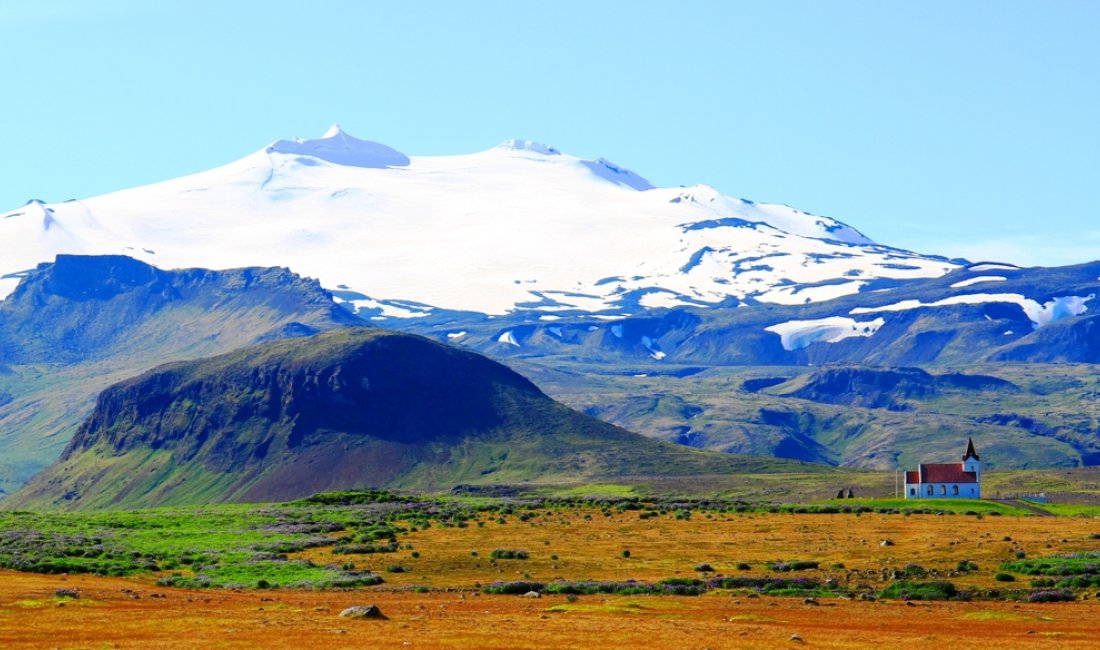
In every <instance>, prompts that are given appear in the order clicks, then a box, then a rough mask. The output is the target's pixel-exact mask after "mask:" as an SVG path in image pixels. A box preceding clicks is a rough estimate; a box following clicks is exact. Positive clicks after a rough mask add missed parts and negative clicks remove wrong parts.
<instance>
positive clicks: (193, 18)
mask: <svg viewBox="0 0 1100 650" xmlns="http://www.w3.org/2000/svg"><path fill="white" fill-rule="evenodd" d="M0 61H2V63H0V74H2V77H0V81H2V88H3V96H2V101H0V129H2V136H3V143H4V147H3V155H2V156H0V210H8V209H11V208H15V207H17V206H19V205H21V204H22V203H23V202H25V201H26V200H27V199H29V198H32V197H34V198H42V199H44V200H47V201H61V200H65V199H68V198H82V197H87V196H92V195H95V194H100V193H104V192H107V191H111V190H115V189H121V188H125V187H130V186H134V185H139V184H144V183H149V182H153V181H157V180H163V179H167V178H171V177H175V176H179V175H183V174H186V173H190V172H195V171H200V170H203V169H207V168H210V167H214V166H217V165H219V164H222V163H226V162H229V161H231V160H235V159H237V158H239V157H241V156H243V155H245V154H248V153H250V152H252V151H255V150H257V149H259V148H261V147H263V146H264V145H266V144H267V143H269V142H270V141H272V140H275V139H278V138H289V137H296V136H297V137H316V136H319V135H320V134H321V133H322V132H323V131H324V130H325V129H326V128H327V127H328V126H329V124H330V123H333V122H339V123H340V124H341V125H342V126H343V127H344V128H345V130H347V131H348V132H350V133H352V134H353V135H356V136H358V137H361V138H365V139H371V140H377V141H380V142H383V143H386V144H388V145H390V146H392V147H395V148H397V149H399V150H401V151H404V152H405V153H408V154H412V155H428V154H447V153H465V152H471V151H478V150H482V149H485V148H488V147H490V146H492V145H494V144H496V143H498V142H499V141H501V140H504V139H506V138H512V137H518V138H530V139H535V140H539V141H543V142H546V143H548V144H551V145H553V146H555V147H557V148H559V149H561V150H563V151H566V152H568V153H572V154H574V155H579V156H584V157H597V156H603V157H606V158H608V159H610V160H612V161H614V162H616V163H618V164H621V165H624V166H626V167H629V168H631V169H633V170H635V171H636V172H638V173H640V174H642V175H643V176H646V177H647V178H649V179H650V180H651V181H653V182H654V183H656V184H658V185H681V184H685V185H687V184H695V183H706V184H709V185H713V186H715V187H717V188H718V189H719V190H721V191H723V192H725V193H727V194H731V195H734V196H739V197H746V198H751V199H754V200H758V201H771V202H780V203H787V204H790V205H793V206H795V207H798V208H800V209H803V210H806V211H809V212H814V213H817V214H824V215H828V216H831V217H834V218H837V219H840V220H842V221H845V222H847V223H849V224H851V225H853V226H855V227H856V228H858V229H860V230H862V231H863V232H865V233H866V234H867V235H869V236H871V237H872V238H874V239H876V240H878V241H880V242H882V243H887V244H891V245H896V246H901V247H905V248H911V249H914V250H919V251H922V252H928V253H941V254H948V255H965V256H968V257H970V258H972V259H984V258H994V259H1001V260H1005V261H1014V262H1018V263H1024V264H1047V265H1053V264H1068V263H1074V262H1082V261H1087V260H1091V259H1097V258H1100V2H1095V1H1092V0H1082V1H1078V2H1072V1H1060V2H1059V1H1055V2H1040V1H1027V2H1015V1H1011V0H996V1H976V0H970V1H957V0H951V1H928V0H922V1H920V2H911V1H906V2H893V1H888V0H886V1H884V0H874V1H866V2H856V1H845V2H840V1H837V2H824V1H804V2H794V1H768V2H759V1H754V2H733V1H719V0H715V1H712V2H703V1H691V0H686V1H684V0H681V1H678V2H675V3H674V2H669V1H668V0H659V1H645V0H630V1H626V2H617V1H616V2H612V1H604V2H598V1H595V0H589V1H579V2H575V1H565V0H554V1H552V2H542V1H535V0H530V1H527V0H511V1H502V2H481V1H476V0H467V1H466V2H457V1H433V2H429V1H422V2H417V1H413V0H409V1H407V2H397V1H394V0H389V1H386V2H366V1H334V0H313V1H311V2H289V1H279V0H268V1H266V2H248V1H243V0H235V1H232V2H230V1H224V2H223V1H218V2H210V1H202V0H186V1H185V0H180V1H171V0H164V1H156V0H94V1H93V0H87V1H76V0H34V1H31V0H27V1H21V0H0ZM2 246H3V243H2V242H0V254H2Z"/></svg>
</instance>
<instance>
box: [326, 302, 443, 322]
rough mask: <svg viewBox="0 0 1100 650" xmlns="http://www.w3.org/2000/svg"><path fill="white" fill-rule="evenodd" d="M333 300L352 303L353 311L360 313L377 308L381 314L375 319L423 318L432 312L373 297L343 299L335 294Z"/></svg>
mask: <svg viewBox="0 0 1100 650" xmlns="http://www.w3.org/2000/svg"><path fill="white" fill-rule="evenodd" d="M333 300H334V301H336V302H338V303H347V304H350V305H352V306H353V307H354V309H353V312H354V313H356V314H358V313H359V312H360V311H361V310H363V309H371V310H373V309H377V310H379V311H381V314H380V316H375V317H374V320H381V319H384V318H423V317H425V316H428V315H429V314H431V311H430V310H424V309H420V310H418V309H413V308H411V307H401V306H398V305H394V304H391V303H388V302H381V301H378V300H374V299H373V298H357V299H354V300H342V299H340V298H338V297H335V296H334V297H333Z"/></svg>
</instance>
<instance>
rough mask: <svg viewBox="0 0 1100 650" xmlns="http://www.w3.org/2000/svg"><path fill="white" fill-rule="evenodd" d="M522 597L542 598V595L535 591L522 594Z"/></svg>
mask: <svg viewBox="0 0 1100 650" xmlns="http://www.w3.org/2000/svg"><path fill="white" fill-rule="evenodd" d="M523 597H524V598H542V594H540V593H539V592H537V591H528V592H527V593H525V594H523Z"/></svg>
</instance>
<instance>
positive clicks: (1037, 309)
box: [848, 293, 1095, 329]
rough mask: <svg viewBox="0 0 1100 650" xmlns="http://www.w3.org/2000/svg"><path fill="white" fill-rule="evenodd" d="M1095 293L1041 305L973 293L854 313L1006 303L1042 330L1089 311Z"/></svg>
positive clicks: (1002, 295) (1001, 295)
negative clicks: (1089, 302) (1013, 306)
mask: <svg viewBox="0 0 1100 650" xmlns="http://www.w3.org/2000/svg"><path fill="white" fill-rule="evenodd" d="M1094 297H1095V294H1089V295H1087V296H1059V297H1056V298H1054V299H1053V300H1048V301H1046V302H1045V303H1043V304H1042V305H1040V304H1039V303H1038V302H1036V301H1035V300H1032V299H1031V298H1025V297H1024V296H1022V295H1020V294H1018V293H972V294H966V295H962V296H951V297H950V298H944V299H943V300H937V301H936V302H928V303H925V302H921V301H919V300H902V301H901V302H896V303H894V304H892V305H884V306H882V307H856V308H855V309H853V310H851V311H850V312H848V313H850V314H852V315H857V314H873V313H877V312H883V311H907V310H910V309H919V308H921V307H945V306H948V305H981V304H985V303H990V302H1006V303H1011V304H1016V305H1019V306H1020V309H1022V310H1023V311H1024V314H1025V315H1026V316H1027V317H1028V320H1030V321H1031V322H1032V325H1033V326H1034V327H1035V328H1036V329H1038V328H1040V327H1042V326H1044V325H1049V324H1050V323H1053V322H1055V321H1059V320H1061V319H1063V318H1067V317H1069V316H1079V315H1081V314H1083V313H1085V311H1087V310H1088V307H1087V306H1086V305H1085V303H1086V302H1088V301H1089V300H1092V299H1093V298H1094Z"/></svg>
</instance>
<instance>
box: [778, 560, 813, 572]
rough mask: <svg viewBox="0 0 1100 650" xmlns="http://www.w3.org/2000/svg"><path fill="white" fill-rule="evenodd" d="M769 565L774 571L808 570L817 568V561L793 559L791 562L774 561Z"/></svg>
mask: <svg viewBox="0 0 1100 650" xmlns="http://www.w3.org/2000/svg"><path fill="white" fill-rule="evenodd" d="M767 566H768V569H770V570H772V571H779V572H781V573H786V572H788V571H806V570H809V569H816V568H817V562H814V561H812V560H791V561H789V562H772V563H770V564H768V565H767Z"/></svg>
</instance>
